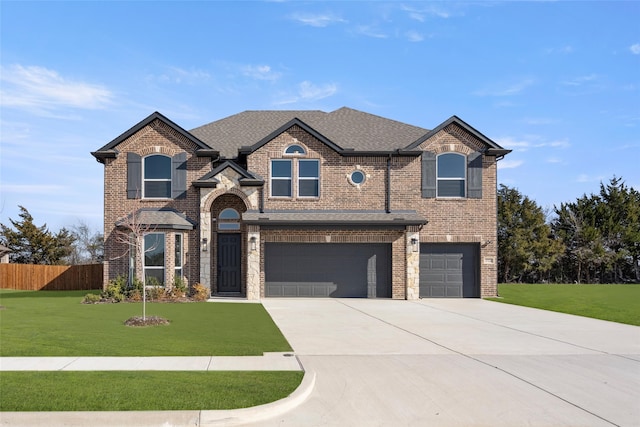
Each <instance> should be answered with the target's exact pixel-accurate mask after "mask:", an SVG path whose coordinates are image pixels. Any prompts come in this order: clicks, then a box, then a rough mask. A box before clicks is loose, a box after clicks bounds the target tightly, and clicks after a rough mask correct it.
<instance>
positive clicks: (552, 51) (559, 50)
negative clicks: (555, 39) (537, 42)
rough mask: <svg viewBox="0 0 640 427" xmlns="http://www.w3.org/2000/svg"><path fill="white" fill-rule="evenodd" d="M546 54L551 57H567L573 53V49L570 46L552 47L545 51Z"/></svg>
mask: <svg viewBox="0 0 640 427" xmlns="http://www.w3.org/2000/svg"><path fill="white" fill-rule="evenodd" d="M545 52H546V53H547V54H549V55H551V54H563V55H567V54H569V53H572V52H573V47H572V46H570V45H565V46H561V47H552V48H549V49H547V50H546V51H545Z"/></svg>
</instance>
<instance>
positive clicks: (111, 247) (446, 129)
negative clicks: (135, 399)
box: [92, 108, 509, 299]
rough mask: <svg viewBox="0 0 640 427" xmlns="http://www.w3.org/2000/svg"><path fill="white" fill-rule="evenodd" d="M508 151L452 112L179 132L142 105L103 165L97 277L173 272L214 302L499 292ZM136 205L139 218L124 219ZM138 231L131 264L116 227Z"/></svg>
mask: <svg viewBox="0 0 640 427" xmlns="http://www.w3.org/2000/svg"><path fill="white" fill-rule="evenodd" d="M507 153H509V150H505V149H503V148H502V147H500V146H499V145H498V144H496V143H495V142H493V141H491V140H490V139H489V138H487V137H486V136H484V135H483V134H481V133H480V132H478V131H477V130H475V129H474V128H472V127H471V126H469V125H468V124H466V123H465V122H463V121H462V120H461V119H459V118H458V117H455V116H453V117H451V118H450V119H448V120H446V121H445V122H443V123H441V124H440V125H438V126H436V127H435V129H433V130H427V129H423V128H420V127H416V126H412V125H408V124H404V123H400V122H397V121H394V120H389V119H386V118H382V117H379V116H375V115H371V114H368V113H364V112H361V111H357V110H353V109H349V108H340V109H338V110H336V111H333V112H330V113H326V112H323V111H245V112H242V113H239V114H236V115H233V116H230V117H227V118H224V119H221V120H218V121H215V122H212V123H209V124H206V125H204V126H201V127H199V128H196V129H193V130H191V131H187V130H184V129H183V128H181V127H180V126H179V125H177V124H176V123H174V122H172V121H171V120H169V119H168V118H166V117H164V116H163V115H161V114H160V113H154V114H151V115H150V116H149V117H147V118H146V119H144V120H142V121H141V122H140V123H138V124H136V125H135V126H133V127H132V128H131V129H129V130H128V131H126V132H125V133H123V134H122V135H120V136H119V137H117V138H116V139H114V140H113V141H111V142H110V143H108V144H107V145H105V146H104V147H102V148H100V149H99V150H97V151H95V152H93V153H92V154H93V155H94V156H95V157H96V159H97V160H98V161H99V162H101V163H103V164H104V183H105V185H104V206H105V215H104V236H105V259H106V261H105V284H106V283H107V282H108V281H109V280H111V279H113V278H115V277H116V276H118V275H122V274H125V275H127V274H128V275H133V274H136V275H138V277H140V278H142V277H146V278H150V277H155V278H157V279H158V281H159V282H161V283H166V284H167V286H171V284H172V283H173V280H174V277H176V276H180V277H182V278H184V279H185V280H186V281H187V282H188V283H189V284H191V285H192V284H195V283H202V284H203V285H205V286H206V287H208V288H209V289H210V290H211V293H212V294H213V295H234V296H244V297H246V298H248V299H260V298H264V297H280V296H287V297H370V298H371V297H378V298H399V299H415V298H418V297H488V296H494V295H495V294H496V280H497V272H496V271H497V253H496V251H497V244H496V170H497V161H498V160H499V159H500V158H502V157H503V156H504V155H506V154H507ZM134 214H135V215H134ZM132 217H135V219H136V221H137V223H138V224H143V225H145V226H147V227H148V231H149V232H148V233H147V234H146V235H145V237H144V243H145V248H146V250H145V254H144V257H139V258H142V261H139V262H138V263H137V265H136V263H135V262H134V261H133V260H135V259H136V258H135V257H131V256H128V255H126V253H127V249H128V246H127V245H126V244H125V243H122V242H121V241H119V239H117V238H116V230H117V229H118V227H120V228H122V227H123V226H124V225H125V224H127V222H130V221H127V218H129V219H130V218H132Z"/></svg>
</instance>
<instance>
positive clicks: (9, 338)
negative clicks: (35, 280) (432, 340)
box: [0, 290, 303, 411]
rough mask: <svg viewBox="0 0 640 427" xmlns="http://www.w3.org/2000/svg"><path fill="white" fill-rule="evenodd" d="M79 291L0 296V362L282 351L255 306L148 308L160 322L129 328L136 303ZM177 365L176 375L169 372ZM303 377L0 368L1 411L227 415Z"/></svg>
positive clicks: (282, 342)
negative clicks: (89, 301)
mask: <svg viewBox="0 0 640 427" xmlns="http://www.w3.org/2000/svg"><path fill="white" fill-rule="evenodd" d="M86 293H87V292H86V291H80V292H76V291H69V292H66V291H65V292H63V291H9V290H0V306H1V307H0V356H229V355H235V356H244V355H261V354H262V353H263V352H284V351H291V347H290V346H289V344H288V343H287V341H286V339H285V338H284V336H283V335H282V334H281V333H280V330H279V329H278V328H277V326H276V325H275V323H274V322H273V320H271V317H269V314H268V313H267V312H266V311H265V309H264V308H263V307H262V305H260V304H238V303H206V302H200V303H173V304H171V303H149V304H147V315H148V316H161V317H164V318H166V319H169V320H170V322H171V323H170V324H169V325H165V326H149V327H143V328H132V327H128V326H125V325H124V321H125V320H127V319H128V318H130V317H133V316H140V315H141V314H142V304H141V303H119V304H98V305H86V304H81V303H80V301H81V300H82V297H83V296H84V295H85V294H86ZM176 369H180V367H179V366H176ZM302 376H303V373H302V372H216V371H213V372H206V371H203V372H193V371H188V372H180V371H170V372H150V371H127V372H122V371H118V372H106V371H97V372H67V371H65V372H60V371H55V372H1V373H0V390H1V393H0V411H129V410H140V411H143V410H202V409H232V408H244V407H249V406H255V405H261V404H264V403H268V402H272V401H275V400H278V399H281V398H284V397H286V396H288V395H289V394H291V392H293V391H294V390H295V389H296V388H297V387H298V385H299V384H300V381H302Z"/></svg>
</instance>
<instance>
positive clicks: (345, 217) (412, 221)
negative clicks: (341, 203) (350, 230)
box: [242, 211, 427, 226]
mask: <svg viewBox="0 0 640 427" xmlns="http://www.w3.org/2000/svg"><path fill="white" fill-rule="evenodd" d="M242 220H243V221H244V222H246V223H248V224H259V225H269V224H273V225H279V224H290V225H291V224H305V225H309V224H316V225H336V224H345V225H355V224H362V225H402V226H406V225H424V224H426V223H427V220H426V219H425V218H424V217H423V216H421V215H419V214H418V213H417V212H416V211H392V212H390V213H386V212H380V211H335V212H330V211H329V212H313V211H311V212H309V211H284V212H283V211H277V212H257V211H247V212H245V213H243V214H242Z"/></svg>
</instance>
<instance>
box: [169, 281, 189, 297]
mask: <svg viewBox="0 0 640 427" xmlns="http://www.w3.org/2000/svg"><path fill="white" fill-rule="evenodd" d="M171 291H172V294H173V296H175V297H178V298H181V297H183V296H185V295H186V294H187V284H186V282H185V281H184V279H183V278H182V277H180V276H174V277H173V288H172V289H171Z"/></svg>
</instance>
